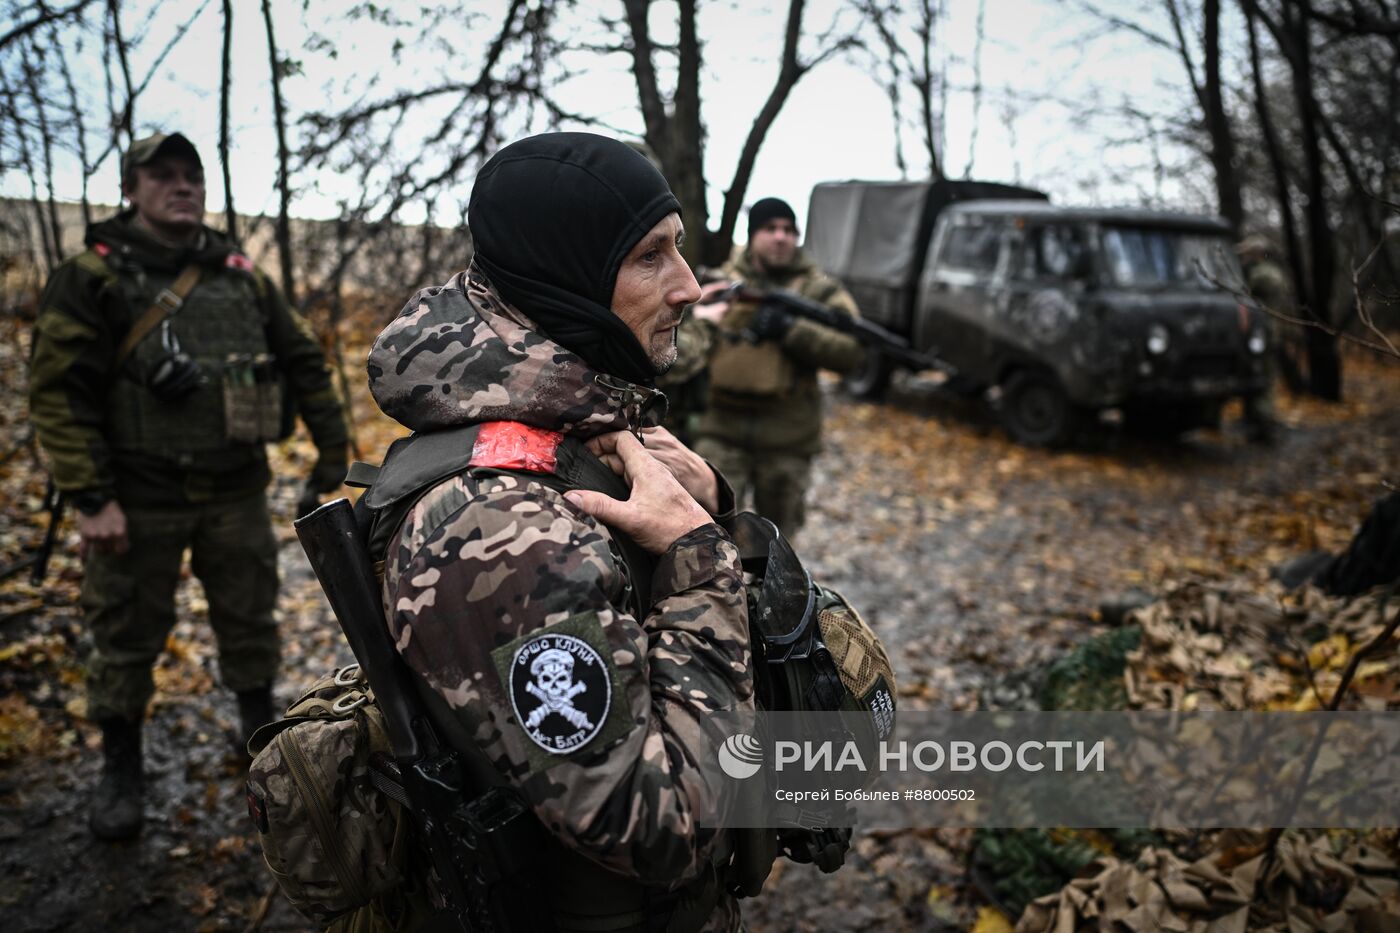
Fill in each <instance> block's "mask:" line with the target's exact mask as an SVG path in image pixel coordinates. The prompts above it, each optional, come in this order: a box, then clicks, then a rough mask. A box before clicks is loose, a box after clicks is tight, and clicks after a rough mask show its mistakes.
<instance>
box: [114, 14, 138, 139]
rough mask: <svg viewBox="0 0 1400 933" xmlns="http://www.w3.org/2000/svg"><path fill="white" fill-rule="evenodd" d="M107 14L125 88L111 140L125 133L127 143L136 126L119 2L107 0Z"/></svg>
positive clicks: (134, 102) (134, 101)
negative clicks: (123, 99) (122, 103)
mask: <svg viewBox="0 0 1400 933" xmlns="http://www.w3.org/2000/svg"><path fill="white" fill-rule="evenodd" d="M107 14H108V18H109V19H110V20H111V24H112V45H113V46H114V47H115V48H116V50H117V62H118V63H119V64H120V65H121V69H122V81H123V82H124V83H125V86H126V103H125V104H124V105H122V110H121V114H120V116H118V118H117V119H116V120H115V121H113V125H112V138H113V139H114V140H115V139H117V138H119V136H120V134H121V133H122V132H123V131H125V132H126V138H127V142H128V143H130V142H131V140H132V139H133V138H134V135H133V132H132V130H133V128H134V127H135V126H136V92H135V91H134V90H133V85H132V83H131V62H129V61H128V60H127V56H126V40H125V39H124V38H122V18H121V0H107Z"/></svg>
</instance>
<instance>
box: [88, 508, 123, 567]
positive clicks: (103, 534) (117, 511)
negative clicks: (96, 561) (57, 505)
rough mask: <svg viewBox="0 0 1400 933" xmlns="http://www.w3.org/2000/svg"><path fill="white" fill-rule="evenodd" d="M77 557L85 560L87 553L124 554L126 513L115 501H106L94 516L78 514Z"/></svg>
mask: <svg viewBox="0 0 1400 933" xmlns="http://www.w3.org/2000/svg"><path fill="white" fill-rule="evenodd" d="M78 536H79V539H80V540H79V541H78V556H79V557H81V558H82V559H84V560H86V559H87V556H88V553H89V552H92V551H96V552H97V553H100V554H125V553H126V550H127V547H128V546H129V542H128V541H127V537H126V513H125V512H123V511H122V507H121V506H120V505H118V504H117V500H116V499H109V500H107V504H106V505H104V506H102V508H101V509H99V510H98V511H97V513H96V514H94V515H84V514H83V513H82V512H79V513H78Z"/></svg>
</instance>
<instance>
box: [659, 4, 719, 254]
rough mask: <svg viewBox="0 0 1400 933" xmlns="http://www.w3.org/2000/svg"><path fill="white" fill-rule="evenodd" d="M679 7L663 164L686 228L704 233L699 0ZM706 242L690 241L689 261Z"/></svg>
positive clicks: (706, 224)
mask: <svg viewBox="0 0 1400 933" xmlns="http://www.w3.org/2000/svg"><path fill="white" fill-rule="evenodd" d="M677 6H679V7H680V48H679V52H680V56H679V61H678V63H677V75H676V98H675V106H674V109H673V113H672V116H671V142H670V144H669V152H668V157H667V159H666V161H665V163H664V164H665V165H666V169H667V173H668V176H667V177H668V180H669V181H670V182H671V186H672V189H673V190H674V191H675V194H676V199H677V200H678V201H680V202H681V210H682V211H683V212H684V214H685V219H686V223H687V225H689V226H690V227H691V229H692V230H694V231H696V232H697V233H703V232H704V231H706V230H708V229H709V227H710V207H709V204H707V203H706V199H705V127H704V124H702V123H701V120H700V67H701V54H700V37H699V35H698V33H697V32H696V28H695V7H696V0H679V2H678V3H677ZM705 241H706V237H704V236H696V237H693V238H687V242H686V252H688V253H689V254H690V257H687V258H691V257H699V256H700V255H701V253H702V251H703V250H704V248H705V247H706V246H707V245H708V244H707V243H706V242H705ZM692 242H693V243H694V244H695V245H694V246H691V243H692Z"/></svg>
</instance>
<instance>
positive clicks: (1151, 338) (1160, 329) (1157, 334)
mask: <svg viewBox="0 0 1400 933" xmlns="http://www.w3.org/2000/svg"><path fill="white" fill-rule="evenodd" d="M1171 345H1172V335H1171V331H1169V330H1167V328H1166V327H1165V326H1164V325H1162V324H1153V325H1152V326H1151V327H1149V328H1148V329H1147V352H1148V353H1151V354H1152V355H1153V356H1161V355H1162V354H1163V353H1166V352H1167V348H1168V347H1170V346H1171Z"/></svg>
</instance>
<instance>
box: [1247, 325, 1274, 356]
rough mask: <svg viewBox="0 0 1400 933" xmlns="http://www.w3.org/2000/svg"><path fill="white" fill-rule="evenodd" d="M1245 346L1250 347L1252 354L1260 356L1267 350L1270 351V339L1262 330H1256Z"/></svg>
mask: <svg viewBox="0 0 1400 933" xmlns="http://www.w3.org/2000/svg"><path fill="white" fill-rule="evenodd" d="M1245 346H1247V347H1249V352H1250V353H1253V354H1254V355H1255V356H1259V355H1260V354H1262V353H1263V352H1264V351H1265V350H1267V349H1269V338H1268V336H1267V335H1266V334H1265V333H1264V332H1263V331H1262V330H1256V331H1254V332H1253V333H1251V334H1250V335H1249V340H1248V341H1246V342H1245Z"/></svg>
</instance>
